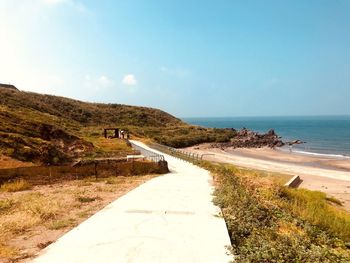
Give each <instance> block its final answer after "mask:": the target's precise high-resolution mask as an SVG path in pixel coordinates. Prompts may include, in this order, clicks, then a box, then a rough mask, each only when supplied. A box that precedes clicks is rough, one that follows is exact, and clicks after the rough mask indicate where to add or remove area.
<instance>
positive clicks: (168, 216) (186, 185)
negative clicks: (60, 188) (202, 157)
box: [33, 141, 232, 263]
mask: <svg viewBox="0 0 350 263" xmlns="http://www.w3.org/2000/svg"><path fill="white" fill-rule="evenodd" d="M133 142H134V143H135V144H138V145H139V146H142V147H144V148H147V149H149V148H148V147H147V146H145V145H144V144H142V143H140V142H137V141H133ZM151 150H152V151H154V152H157V151H155V150H153V149H151ZM158 153H159V152H158ZM162 154H163V153H162ZM163 155H164V156H165V159H166V160H167V161H168V164H169V168H170V170H171V173H170V174H166V175H164V176H159V177H157V178H154V179H152V180H150V181H148V182H146V183H145V184H143V185H141V186H139V187H138V188H136V189H134V190H133V191H131V192H129V193H128V194H126V195H124V196H122V197H121V198H119V199H117V200H116V201H114V202H113V203H111V204H110V205H108V206H107V207H105V208H104V209H103V210H101V211H100V212H98V213H97V214H95V215H94V216H92V217H90V218H89V219H88V220H86V221H85V222H83V223H82V224H80V225H79V226H78V227H76V228H75V229H73V230H71V231H70V232H68V233H67V234H66V235H64V236H63V237H61V238H60V239H59V240H58V241H57V242H55V243H53V244H52V245H50V246H49V247H47V248H46V249H45V250H43V251H42V253H41V255H40V256H39V257H37V258H36V259H35V260H34V261H33V262H36V263H39V262H40V263H41V262H45V263H55V262H57V263H58V262H59V263H62V262H65V263H69V262H84V263H86V262H94V263H95V262H104V263H108V262H115V263H123V262H140V263H141V262H142V263H146V262H152V263H156V262H167V263H168V262H169V263H171V262H174V263H175V262H176V263H178V262H184V263H187V262H188V263H195V262H208V263H213V262H215V263H216V262H218V263H220V262H225V263H226V262H229V261H230V260H232V257H231V256H229V255H228V250H227V246H229V245H230V240H229V236H228V233H227V229H226V225H225V222H224V220H223V219H222V218H221V217H220V216H219V215H220V209H219V208H218V207H216V206H214V205H213V203H212V191H213V187H212V186H211V176H210V174H209V172H207V171H206V170H204V169H201V168H199V167H197V166H194V165H192V164H189V163H186V162H184V161H182V160H179V159H176V158H174V157H171V156H169V155H166V154H163Z"/></svg>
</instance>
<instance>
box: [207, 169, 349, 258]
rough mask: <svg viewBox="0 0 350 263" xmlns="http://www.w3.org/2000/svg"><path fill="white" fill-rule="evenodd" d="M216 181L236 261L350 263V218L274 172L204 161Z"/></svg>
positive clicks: (328, 200) (217, 199)
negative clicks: (292, 186)
mask: <svg viewBox="0 0 350 263" xmlns="http://www.w3.org/2000/svg"><path fill="white" fill-rule="evenodd" d="M201 166H202V167H203V168H206V169H208V170H210V171H211V172H212V173H213V175H214V179H215V182H216V192H215V196H216V197H215V202H216V204H217V205H219V206H220V207H221V208H222V211H223V215H224V217H225V221H226V224H227V227H228V230H229V234H230V237H231V242H232V252H233V254H234V255H236V262H350V215H349V214H348V213H347V212H345V211H343V210H341V209H340V208H338V207H336V206H337V205H336V204H334V202H335V203H337V200H335V199H332V198H327V197H326V195H325V194H323V193H321V192H315V191H308V190H303V189H288V188H286V187H283V186H282V184H281V182H280V181H279V179H278V178H280V177H276V176H273V175H271V174H270V173H264V172H259V171H253V170H243V169H239V168H236V167H234V166H232V165H224V164H214V163H209V162H202V163H201Z"/></svg>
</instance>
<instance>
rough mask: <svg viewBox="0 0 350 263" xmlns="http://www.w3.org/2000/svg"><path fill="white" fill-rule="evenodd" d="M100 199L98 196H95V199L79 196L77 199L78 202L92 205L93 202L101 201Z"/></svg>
mask: <svg viewBox="0 0 350 263" xmlns="http://www.w3.org/2000/svg"><path fill="white" fill-rule="evenodd" d="M99 199H101V198H100V197H98V196H95V197H89V196H78V197H77V200H78V201H79V202H80V203H90V202H93V201H96V200H99Z"/></svg>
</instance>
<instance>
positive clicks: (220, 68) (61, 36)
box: [0, 0, 350, 117]
mask: <svg viewBox="0 0 350 263" xmlns="http://www.w3.org/2000/svg"><path fill="white" fill-rule="evenodd" d="M0 17H1V23H0V38H1V39H0V60H1V61H0V82H6V83H8V82H10V83H13V84H15V85H17V86H18V87H19V88H20V89H22V90H30V91H36V92H41V93H49V94H56V95H62V96H67V97H72V98H77V99H81V100H87V101H98V102H113V103H124V104H133V105H144V106H151V107H156V108H160V109H163V110H166V111H168V112H170V113H172V114H174V115H177V116H180V117H195V116H260V115H262V116H270V115H325V114H326V115H329V114H350V1H348V0H329V1H325V0H317V1H316V0H315V1H313V0H307V1H305V0H299V1H297V0H291V1H280V0H274V1H270V0H264V1H261V0H257V1H250V0H244V1H243V0H242V1H234V0H227V1H221V0H216V1H204V0H201V1H190V0H186V1H185V0H176V1H170V0H158V1H155V0H127V1H126V0H103V1H102V0H101V1H97V0H80V1H78V0H0Z"/></svg>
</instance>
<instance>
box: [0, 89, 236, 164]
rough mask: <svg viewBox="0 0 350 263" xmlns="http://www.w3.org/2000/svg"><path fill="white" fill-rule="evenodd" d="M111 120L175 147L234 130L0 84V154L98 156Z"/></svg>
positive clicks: (41, 158) (43, 159)
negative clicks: (101, 141) (202, 125)
mask: <svg viewBox="0 0 350 263" xmlns="http://www.w3.org/2000/svg"><path fill="white" fill-rule="evenodd" d="M110 126H111V127H119V128H121V129H125V130H127V131H129V132H130V134H131V135H132V136H136V137H141V138H150V139H152V140H154V141H157V142H160V143H163V144H166V145H169V146H173V147H184V146H191V145H195V144H198V143H202V142H224V141H229V140H230V138H231V137H233V136H234V135H235V132H234V131H232V130H230V129H208V128H202V127H198V126H191V125H188V124H186V123H184V122H183V121H181V120H180V119H178V118H176V117H174V116H172V115H170V114H168V113H166V112H164V111H161V110H158V109H153V108H147V107H137V106H128V105H122V104H101V103H88V102H82V101H78V100H73V99H69V98H64V97H57V96H51V95H42V94H37V93H32V92H22V91H18V90H15V89H9V88H3V87H0V151H1V154H4V155H7V156H10V157H13V158H16V159H19V160H22V161H33V162H40V163H62V162H70V161H72V160H73V159H75V158H78V157H79V158H81V157H97V156H99V155H103V154H106V151H104V148H108V147H104V146H103V147H96V146H97V145H98V144H99V139H100V138H101V135H102V131H103V128H104V127H110ZM101 145H102V144H101ZM97 148H98V149H97ZM122 148H123V147H122ZM123 150H124V151H125V149H123ZM121 151H122V150H121ZM113 154H116V152H115V151H114V152H113Z"/></svg>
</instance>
